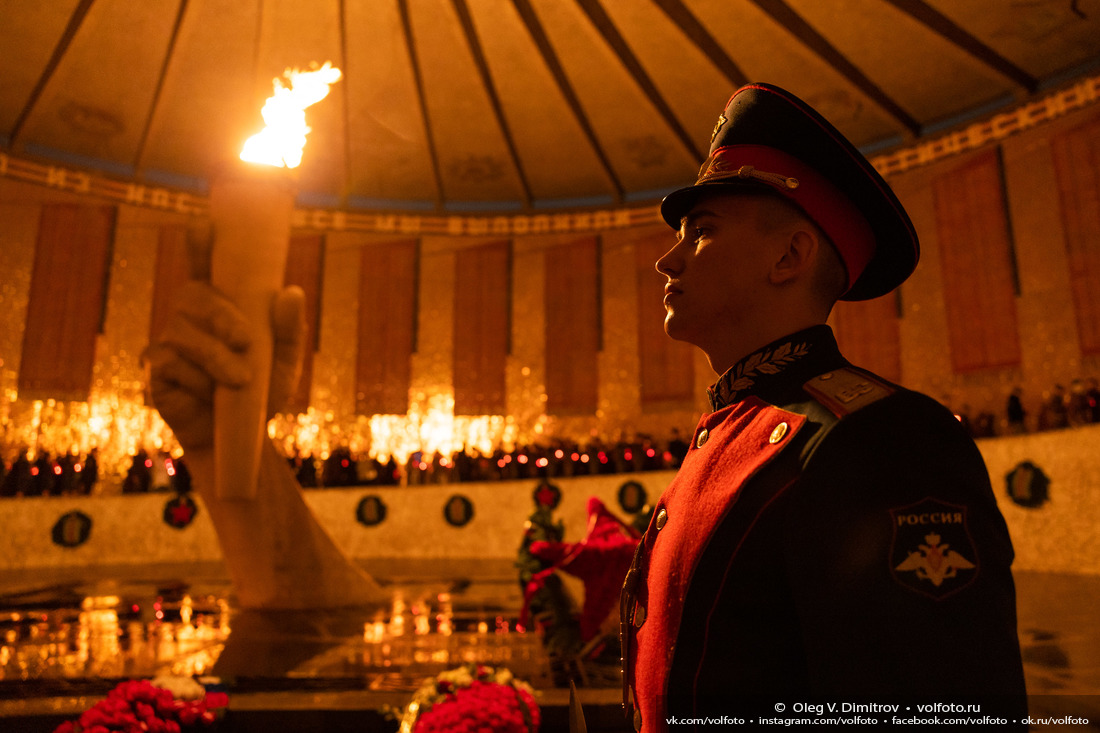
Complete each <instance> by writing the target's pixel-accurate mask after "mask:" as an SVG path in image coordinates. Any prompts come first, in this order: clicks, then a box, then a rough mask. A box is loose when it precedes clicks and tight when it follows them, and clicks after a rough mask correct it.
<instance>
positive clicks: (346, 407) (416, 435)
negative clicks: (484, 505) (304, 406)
mask: <svg viewBox="0 0 1100 733" xmlns="http://www.w3.org/2000/svg"><path fill="white" fill-rule="evenodd" d="M1095 114H1096V111H1095V110H1094V109H1086V110H1083V111H1079V112H1075V113H1072V114H1068V115H1066V116H1064V117H1062V118H1059V119H1057V120H1054V121H1053V122H1050V123H1047V124H1045V125H1043V126H1041V127H1035V128H1032V129H1029V130H1027V131H1024V132H1021V133H1019V134H1017V135H1015V136H1013V137H1009V138H1006V139H1005V140H1003V141H1001V145H1002V146H1003V159H1004V162H1005V180H1006V190H1007V191H1008V204H1009V211H1010V215H1011V219H1012V231H1013V234H1014V238H1015V247H1016V256H1017V260H1018V265H1019V273H1020V284H1021V294H1020V296H1019V297H1018V298H1017V308H1018V315H1019V329H1020V330H1019V335H1020V342H1021V346H1022V363H1021V364H1020V365H1019V366H1018V367H1013V368H1007V369H994V370H988V371H986V372H981V373H977V374H967V375H956V374H953V373H952V370H951V359H950V354H949V352H948V344H947V330H946V312H945V307H944V300H943V293H944V290H943V281H942V277H941V274H940V256H939V251H938V242H937V240H936V225H935V218H934V206H933V201H932V193H931V181H932V180H933V178H934V177H935V176H936V175H939V174H941V173H942V172H943V171H946V170H949V169H950V168H951V167H953V166H956V165H959V164H960V163H961V162H963V161H964V160H965V157H964V156H955V157H948V158H946V159H944V160H942V161H939V162H937V163H935V164H932V165H928V166H924V167H919V168H912V169H910V170H908V171H906V172H904V173H901V174H898V175H896V176H894V177H893V178H891V184H892V185H893V186H894V187H895V189H896V191H897V193H898V195H899V197H900V198H901V199H902V201H903V202H904V203H905V205H906V207H907V209H908V210H909V211H910V213H911V215H912V218H913V221H914V223H915V224H916V226H917V229H918V232H919V233H920V237H921V240H922V244H923V253H922V260H921V264H920V266H919V267H918V268H917V271H916V273H915V274H914V275H913V277H912V278H911V279H910V280H909V281H908V282H907V283H906V284H905V285H904V286H903V287H902V306H903V318H902V320H901V331H900V333H901V347H902V348H901V351H902V380H901V381H902V382H903V383H904V384H905V385H906V386H909V387H912V388H915V389H919V390H921V391H924V392H926V393H928V394H930V395H932V396H933V397H935V398H936V399H939V400H941V401H943V402H945V403H947V404H949V405H951V406H953V407H961V406H962V405H968V406H969V407H970V409H971V411H972V412H977V411H980V410H989V411H991V412H993V413H994V414H995V415H998V416H1001V415H1002V413H1003V403H1004V399H1005V397H1006V395H1007V394H1008V392H1009V391H1010V389H1011V388H1012V387H1013V386H1015V385H1020V386H1022V387H1023V389H1024V398H1025V405H1026V407H1027V409H1028V411H1029V413H1030V415H1031V417H1032V419H1034V416H1035V415H1036V414H1037V412H1038V407H1039V401H1040V400H1041V399H1043V398H1044V397H1045V396H1046V395H1048V394H1049V391H1050V390H1051V388H1052V386H1053V385H1054V384H1055V383H1062V384H1068V383H1069V382H1070V380H1072V379H1074V378H1078V377H1088V376H1094V375H1100V359H1097V358H1096V357H1088V358H1086V357H1083V356H1082V354H1081V353H1080V349H1079V346H1078V340H1077V334H1076V327H1075V321H1074V317H1073V310H1072V303H1071V296H1070V292H1069V286H1068V263H1067V261H1066V255H1065V248H1064V244H1063V232H1062V223H1061V217H1060V213H1059V202H1058V193H1057V190H1058V189H1057V185H1056V181H1055V174H1054V170H1053V165H1052V161H1051V154H1050V143H1049V139H1050V137H1051V136H1052V135H1054V134H1056V133H1057V132H1059V131H1062V130H1064V129H1067V128H1069V127H1072V126H1075V125H1078V124H1081V122H1082V121H1084V120H1086V119H1089V118H1090V117H1091V116H1092V115H1095ZM89 200H94V199H90V198H89V196H88V195H83V196H82V195H79V194H76V193H73V192H69V191H64V190H57V189H51V188H47V187H44V186H38V185H33V184H29V183H21V182H18V181H14V180H11V179H5V178H0V217H2V220H3V222H4V225H3V227H0V272H3V279H2V281H0V307H2V309H3V314H4V315H3V320H2V323H0V390H2V395H3V399H2V400H0V421H2V425H3V435H2V436H0V448H2V449H3V450H4V451H5V452H6V454H7V457H8V459H9V460H10V458H11V453H12V451H14V450H15V449H16V448H18V447H19V445H21V444H23V443H33V441H34V440H36V439H38V440H44V441H45V442H44V443H40V445H42V447H43V448H46V449H50V450H56V449H57V448H59V447H64V446H63V445H61V444H62V443H63V442H65V441H68V442H69V443H73V442H75V443H76V444H77V445H78V446H79V447H81V448H82V449H86V448H87V447H90V445H92V444H99V445H100V446H101V449H102V448H103V446H105V445H107V444H109V445H108V446H107V447H108V448H109V451H108V452H109V453H110V458H109V460H108V461H106V462H105V463H107V464H109V465H108V466H107V467H111V466H113V467H114V469H115V476H114V479H115V480H116V481H117V479H118V472H119V471H121V470H123V469H124V468H125V463H124V461H123V459H124V457H125V456H126V455H128V451H131V450H132V449H133V447H134V445H135V444H136V443H137V442H138V441H146V442H149V441H153V443H154V447H155V445H156V443H157V442H160V443H162V444H164V445H166V446H167V447H171V441H170V436H169V434H168V433H167V432H166V431H165V429H164V426H163V425H162V424H161V423H160V422H159V420H158V418H157V416H156V414H155V413H154V412H152V411H151V410H148V409H146V408H144V407H143V404H144V397H143V387H144V379H143V374H142V367H141V363H140V354H141V352H142V350H143V349H144V348H145V339H146V334H147V332H148V324H149V311H150V304H151V298H152V292H151V290H152V281H153V272H154V266H155V259H156V250H157V230H158V228H159V227H160V226H162V225H164V224H179V223H183V222H185V221H186V218H185V215H184V214H180V213H174V212H170V211H163V210H156V209H150V208H143V207H136V206H129V205H125V204H123V205H119V215H118V225H117V231H116V235H115V242H114V250H113V261H112V263H111V271H110V289H109V294H108V308H107V313H106V323H105V328H104V333H103V334H102V335H101V337H100V339H99V342H98V345H97V359H96V364H95V374H94V385H95V386H94V389H93V394H92V399H91V401H90V402H89V403H88V404H83V403H81V404H54V405H50V404H48V403H33V402H31V401H28V400H23V399H20V398H19V397H18V396H17V394H16V393H15V384H16V377H17V374H18V369H19V362H20V354H21V349H22V343H23V337H24V334H23V322H24V320H25V313H26V307H27V297H28V292H29V286H30V279H31V268H32V265H33V257H34V244H35V238H36V232H37V226H38V216H39V207H40V206H41V204H42V203H43V202H46V201H51V202H65V201H76V202H80V201H83V202H88V201H89ZM192 215H193V214H192ZM660 226H661V225H653V224H645V225H640V226H635V227H633V228H618V229H608V230H605V231H604V232H602V233H601V234H600V235H599V239H600V247H601V257H602V263H603V264H602V280H601V292H602V298H603V300H602V308H603V311H602V323H603V339H602V341H603V351H602V353H601V354H600V356H599V361H598V366H597V368H598V370H599V392H598V409H597V412H596V413H595V414H593V415H591V416H585V417H568V418H562V417H555V418H550V417H547V416H546V415H545V409H544V406H545V399H546V398H545V383H546V373H545V368H544V364H545V356H546V355H545V353H544V352H545V339H544V330H545V323H546V317H545V316H546V314H545V291H544V283H545V275H546V272H547V268H549V267H553V266H554V262H555V261H554V258H553V253H552V252H553V248H554V247H555V246H557V245H560V244H562V243H564V242H567V241H570V240H571V239H573V238H575V237H576V236H580V235H577V234H568V235H567V234H541V235H526V236H518V237H516V238H515V239H514V240H513V241H514V257H513V282H512V292H513V300H512V323H513V327H512V352H511V354H510V356H509V357H508V359H507V362H506V365H505V369H506V385H507V406H508V414H507V415H495V416H482V417H480V418H472V419H470V418H461V419H456V418H454V416H453V410H452V409H451V406H452V404H453V389H452V382H451V362H452V353H453V344H454V329H453V320H454V319H453V315H454V314H453V306H454V263H455V252H456V251H458V250H459V249H460V248H463V247H472V246H477V245H478V244H481V243H483V242H486V241H499V239H500V237H499V236H498V237H489V236H488V234H487V235H486V237H484V238H475V237H469V236H445V235H442V234H433V235H431V236H423V237H421V239H420V242H421V255H420V261H419V268H420V269H419V274H420V290H419V292H420V302H419V304H418V306H419V307H418V316H417V317H418V342H417V344H418V349H417V352H416V353H415V355H414V356H413V360H412V364H411V367H412V370H411V388H410V393H409V405H410V413H409V415H407V416H375V417H367V416H359V415H355V414H354V412H353V410H354V404H355V394H354V390H355V360H356V338H355V334H356V321H357V313H358V287H359V261H360V251H361V250H362V248H364V247H371V246H381V245H383V244H384V243H385V242H387V241H392V240H393V239H394V238H395V236H396V237H398V238H401V237H402V235H401V234H400V233H394V234H390V235H379V234H371V233H366V232H352V231H331V232H328V233H327V234H326V251H325V261H324V285H323V291H322V298H323V302H322V321H321V327H320V331H319V334H320V347H319V351H318V352H317V354H316V355H315V364H314V372H313V384H312V393H311V394H312V400H311V402H312V406H313V407H312V409H311V411H310V412H309V413H308V414H306V415H302V416H290V417H288V418H284V419H282V420H281V421H279V422H278V423H277V424H276V426H275V428H274V432H275V433H276V434H277V435H278V436H279V437H280V438H287V437H288V436H295V437H296V438H297V439H298V440H299V442H300V443H301V442H302V440H303V438H308V439H309V440H310V441H312V442H311V443H310V445H312V446H314V447H315V448H316V449H317V450H318V451H320V452H322V453H324V451H326V450H329V449H331V448H332V447H333V446H334V445H337V444H340V443H346V444H349V445H351V446H352V447H353V448H355V449H360V450H361V449H364V448H365V447H366V446H368V445H371V444H372V443H373V444H374V445H375V446H377V445H379V444H380V443H384V444H386V445H389V446H392V447H393V449H394V450H395V452H399V453H400V454H401V455H405V454H407V453H408V452H409V451H410V450H412V449H413V448H414V447H415V446H416V445H417V444H418V443H420V444H423V445H424V446H425V447H427V448H429V449H434V448H436V447H438V448H441V449H446V448H447V447H448V446H450V447H457V445H460V444H461V443H463V442H466V443H471V442H472V443H477V444H487V445H489V444H492V443H494V442H496V441H498V440H502V441H504V442H505V443H506V444H509V443H512V442H520V443H523V442H529V441H533V440H542V439H549V438H552V437H563V438H569V439H574V440H578V441H581V442H583V441H586V440H588V439H589V438H590V437H593V436H596V437H599V438H601V439H605V440H615V439H617V438H620V437H629V436H633V435H636V434H638V433H648V434H651V435H653V436H655V437H656V438H657V439H663V438H664V437H665V436H667V435H668V432H669V430H670V429H671V428H673V427H676V428H679V429H680V430H681V432H690V430H691V429H692V427H693V426H694V423H695V421H696V419H697V418H698V416H699V415H700V414H701V413H702V412H703V411H704V410H705V404H706V403H705V398H704V389H705V387H706V386H707V384H708V383H709V382H710V381H712V379H713V376H714V375H713V374H711V372H710V370H709V367H708V366H707V364H706V360H705V358H703V357H702V355H701V354H700V355H697V357H696V362H695V368H694V372H693V373H692V374H689V375H685V378H686V379H690V380H692V382H693V385H694V393H695V395H696V398H695V399H694V402H693V403H692V404H690V405H684V406H682V407H681V408H680V409H676V410H667V411H661V412H653V413H643V411H642V409H641V407H640V399H639V389H638V384H637V381H638V374H639V362H638V335H637V328H638V321H637V318H638V312H637V311H638V309H637V302H638V297H639V294H638V293H637V290H636V289H637V279H636V277H635V275H634V263H633V242H634V241H636V240H637V239H639V238H642V237H645V236H647V235H650V234H652V233H653V231H654V229H655V228H660ZM405 238H408V237H405ZM670 242H671V237H670ZM652 297H655V298H659V297H660V293H659V292H655V293H653V296H652ZM119 436H121V437H119ZM50 440H53V441H54V443H57V445H53V444H49V441H50ZM108 490H110V487H109V486H108Z"/></svg>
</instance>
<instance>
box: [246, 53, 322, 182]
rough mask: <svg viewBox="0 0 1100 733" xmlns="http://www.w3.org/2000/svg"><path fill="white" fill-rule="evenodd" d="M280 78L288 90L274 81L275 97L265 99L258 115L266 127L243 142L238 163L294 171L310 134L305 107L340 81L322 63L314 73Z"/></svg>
mask: <svg viewBox="0 0 1100 733" xmlns="http://www.w3.org/2000/svg"><path fill="white" fill-rule="evenodd" d="M283 76H284V77H286V79H287V81H288V82H289V86H287V85H284V84H283V82H282V81H281V80H280V79H275V80H274V86H275V94H274V95H273V96H271V97H268V99H267V103H266V104H265V105H264V108H263V110H262V111H261V114H262V115H263V118H264V124H265V125H266V127H264V129H263V131H261V132H259V133H257V134H256V135H253V136H252V137H250V138H249V139H248V141H247V142H245V144H244V149H243V150H242V151H241V160H245V161H248V162H250V163H263V164H265V165H273V166H277V167H284V166H285V167H287V168H297V167H298V165H299V164H300V163H301V162H302V148H304V147H305V145H306V133H308V132H309V130H310V128H309V126H308V125H306V111H305V110H306V107H309V106H311V105H314V104H316V103H317V102H320V101H321V100H322V99H324V98H325V97H327V96H328V91H329V89H328V88H329V85H331V84H335V83H336V82H337V81H339V80H340V70H339V69H336V68H333V66H332V64H331V63H330V62H328V61H326V62H325V65H324V66H322V67H321V68H319V69H316V70H314V71H299V70H298V69H287V70H286V73H285V74H283Z"/></svg>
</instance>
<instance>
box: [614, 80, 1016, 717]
mask: <svg viewBox="0 0 1100 733" xmlns="http://www.w3.org/2000/svg"><path fill="white" fill-rule="evenodd" d="M661 213H662V216H663V218H664V219H665V221H666V222H667V223H668V224H669V225H670V226H671V227H672V228H673V229H676V230H678V231H679V234H678V237H677V242H676V244H675V246H674V247H673V248H672V249H671V250H670V251H669V252H668V253H667V254H665V255H664V256H663V257H661V259H660V260H659V261H658V262H657V269H658V270H659V271H660V272H661V273H662V274H664V275H665V276H666V277H667V279H668V282H667V284H666V286H665V296H664V305H665V309H666V319H665V331H666V332H667V333H668V335H669V336H671V337H672V338H675V339H680V340H684V341H688V342H690V343H693V344H695V345H696V346H698V347H699V348H700V349H702V351H703V352H704V353H705V354H706V356H707V358H708V359H709V360H710V364H711V367H712V368H713V369H714V371H715V373H716V374H719V375H721V376H720V377H719V378H718V381H717V382H716V383H715V384H714V385H713V386H712V387H711V388H710V390H709V398H710V402H711V406H712V408H713V412H711V413H710V414H707V415H704V416H703V418H702V420H701V421H700V423H699V425H698V427H697V428H696V431H695V434H694V436H693V437H692V439H691V441H690V446H691V447H690V451H689V453H688V455H687V456H686V458H685V459H684V462H683V466H682V467H681V469H680V471H679V473H678V475H677V476H676V478H675V479H674V480H673V482H672V483H671V484H670V485H669V487H668V488H667V489H666V491H665V492H664V494H663V495H662V496H661V498H660V500H659V501H658V503H657V504H656V506H655V511H654V515H653V519H652V521H651V523H650V524H649V527H648V530H647V531H646V534H645V537H644V539H643V541H642V543H641V545H640V546H639V550H638V553H637V555H636V557H635V560H634V563H633V566H632V568H631V570H630V572H629V573H628V575H627V579H626V582H625V584H624V588H623V594H622V603H621V612H622V614H621V615H622V629H623V648H624V671H623V672H624V695H625V696H626V697H627V698H628V700H627V701H626V704H627V705H628V706H631V707H633V715H632V717H633V719H634V724H635V727H636V728H637V729H639V730H643V731H663V730H666V729H667V728H668V724H667V720H668V719H669V718H671V717H673V716H675V717H679V718H699V717H704V716H707V715H711V716H715V717H717V716H721V715H737V714H738V713H739V712H740V713H748V714H758V713H759V714H767V715H769V716H774V715H775V712H774V710H775V709H778V708H775V707H774V706H775V705H776V704H777V703H786V704H787V705H790V704H791V703H792V702H796V701H802V702H805V701H816V702H821V703H836V704H839V703H841V702H851V701H856V700H871V701H873V702H877V703H888V704H895V703H900V704H901V708H900V710H901V711H902V713H901V715H903V716H904V714H905V713H904V711H905V710H906V707H905V703H906V702H910V701H917V702H945V703H950V702H962V701H963V700H966V699H971V697H972V696H984V698H983V699H984V700H985V701H986V702H987V703H990V704H989V706H988V707H984V708H983V710H985V711H987V712H989V713H990V714H992V712H991V711H993V710H994V709H995V710H996V711H997V712H1000V713H1004V714H1006V717H1007V720H1008V721H1009V725H1008V726H1006V727H1011V722H1012V721H1013V720H1020V717H1021V716H1022V715H1023V714H1025V711H1026V695H1025V691H1024V683H1023V674H1022V667H1021V662H1020V651H1019V643H1018V640H1017V636H1016V607H1015V590H1014V587H1013V581H1012V576H1011V573H1010V570H1009V565H1010V563H1011V561H1012V555H1013V551H1012V545H1011V543H1010V540H1009V536H1008V531H1007V528H1006V526H1005V523H1004V520H1003V518H1002V516H1001V514H1000V512H999V510H998V508H997V505H996V502H995V500H994V496H993V493H992V491H991V487H990V483H989V477H988V473H987V471H986V468H985V465H984V464H983V462H982V458H981V456H980V454H979V453H978V451H977V449H976V448H975V446H974V443H973V441H972V440H971V439H970V438H969V436H967V435H966V433H965V431H964V430H963V428H962V427H961V426H960V425H959V423H958V421H957V420H956V419H955V418H954V416H953V415H952V414H951V413H950V412H949V411H948V410H946V409H945V408H943V407H942V406H941V405H940V404H939V403H937V402H935V401H934V400H932V399H930V398H928V397H926V396H924V395H921V394H918V393H915V392H911V391H909V390H906V389H903V388H901V387H899V386H897V385H895V384H891V383H889V382H887V381H885V380H883V379H881V378H880V377H877V376H875V375H873V374H870V373H868V372H866V371H864V370H862V369H859V368H857V367H854V366H852V365H851V364H849V362H847V361H846V360H845V359H844V357H843V356H842V355H841V354H840V352H839V351H838V349H837V345H836V342H835V340H834V338H833V335H832V332H831V330H830V329H829V327H828V326H826V325H824V324H825V321H826V318H827V317H828V315H829V312H830V310H831V308H832V306H833V304H834V302H835V301H836V300H837V299H845V300H865V299H870V298H875V297H878V296H881V295H884V294H886V293H889V292H890V291H891V290H893V289H894V288H896V287H897V286H898V285H900V284H901V283H902V281H904V280H905V279H906V278H907V277H908V276H909V274H910V273H911V272H912V271H913V269H914V268H915V267H916V264H917V259H918V256H919V248H918V242H917V236H916V233H915V231H914V229H913V226H912V224H911V222H910V220H909V217H908V216H907V214H906V213H905V210H904V209H903V208H902V206H901V204H900V203H899V202H898V200H897V198H896V197H895V195H894V194H893V192H892V191H891V190H890V188H889V187H888V186H887V184H886V183H885V181H883V179H882V178H881V177H880V176H879V175H878V173H877V172H876V171H875V170H874V169H873V168H872V167H871V165H870V164H869V163H868V162H867V161H866V160H865V159H864V158H863V156H862V155H861V154H860V153H859V152H858V151H857V150H856V149H855V148H854V147H853V146H852V145H851V144H850V143H849V142H848V141H847V140H846V139H845V138H844V137H843V136H842V135H841V134H840V133H839V132H838V131H837V130H836V129H835V128H833V126H832V125H830V124H829V123H828V122H827V121H825V120H824V119H823V118H822V117H821V116H820V115H818V114H817V113H816V112H815V111H814V110H813V109H811V108H810V107H809V106H808V105H806V104H805V103H804V102H802V101H801V100H799V99H798V98H796V97H795V96H794V95H792V94H790V93H789V92H786V91H784V90H782V89H779V88H777V87H774V86H770V85H767V84H751V85H748V86H746V87H744V88H742V89H740V90H738V91H737V92H736V93H735V94H734V95H733V97H732V98H731V99H730V101H729V103H728V105H727V106H726V108H725V110H724V111H723V113H722V115H721V116H720V117H719V118H718V125H717V126H716V127H715V130H714V134H713V138H712V142H711V149H710V157H709V158H708V159H707V160H706V162H705V163H704V164H703V166H702V169H701V171H700V175H699V178H698V180H697V182H696V183H695V185H693V186H690V187H688V188H684V189H681V190H678V191H675V192H673V193H672V194H670V195H669V196H667V197H666V198H665V200H664V202H663V204H662V207H661ZM754 703H763V707H760V708H759V709H757V708H754V707H752V704H754ZM994 705H996V708H994ZM912 709H913V710H916V708H915V707H913V708H912Z"/></svg>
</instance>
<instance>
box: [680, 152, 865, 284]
mask: <svg viewBox="0 0 1100 733" xmlns="http://www.w3.org/2000/svg"><path fill="white" fill-rule="evenodd" d="M734 180H744V181H746V182H753V183H763V184H765V185H767V186H769V187H770V188H773V189H775V191H776V192H778V193H779V194H781V195H782V196H783V197H784V198H787V199H790V200H791V201H792V202H794V203H795V204H797V205H798V207H799V208H801V209H802V210H803V211H804V212H806V215H807V216H809V217H810V219H812V220H813V222H814V223H815V224H817V225H818V226H819V227H821V231H823V232H825V234H826V235H827V236H828V237H829V239H830V240H831V241H832V243H833V246H834V247H836V250H837V252H838V253H839V254H840V258H841V259H842V260H843V261H844V268H845V269H846V270H847V271H848V287H851V286H852V284H853V283H855V282H856V280H858V279H859V276H860V275H861V274H862V273H863V270H864V269H865V268H866V267H867V263H868V262H870V261H871V257H872V256H873V255H874V254H875V237H874V234H873V233H872V231H871V225H870V224H868V223H867V219H866V218H864V216H863V214H861V213H860V211H859V209H857V208H856V206H855V205H854V204H853V203H852V202H851V200H850V199H849V198H848V197H847V196H845V195H844V194H843V193H841V192H840V190H839V189H838V188H837V187H836V186H834V185H833V184H831V183H829V181H828V179H826V178H825V177H824V176H822V175H821V174H820V173H818V172H817V171H816V170H814V169H813V168H811V167H809V166H808V165H806V164H805V163H803V162H802V161H800V160H798V158H795V157H793V156H790V155H787V154H786V153H784V152H782V151H780V150H776V149H775V148H769V147H766V146H764V145H728V146H726V147H721V148H718V149H716V150H715V151H714V152H713V153H711V156H710V157H709V158H708V159H707V162H706V163H704V164H703V167H702V168H701V169H700V171H699V180H698V181H697V182H696V185H699V184H707V183H719V182H721V183H729V182H732V181H734Z"/></svg>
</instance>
